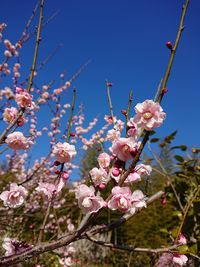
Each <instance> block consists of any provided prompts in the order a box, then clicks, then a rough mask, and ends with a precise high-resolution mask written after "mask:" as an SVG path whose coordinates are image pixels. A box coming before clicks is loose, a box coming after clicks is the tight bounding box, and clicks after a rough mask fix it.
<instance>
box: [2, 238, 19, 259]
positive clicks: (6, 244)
mask: <svg viewBox="0 0 200 267" xmlns="http://www.w3.org/2000/svg"><path fill="white" fill-rule="evenodd" d="M14 242H16V240H15V239H11V238H10V237H4V239H3V244H2V247H3V248H4V249H5V250H6V252H5V256H10V255H12V254H14V253H15V246H14V245H13V243H14Z"/></svg>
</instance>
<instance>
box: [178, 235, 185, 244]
mask: <svg viewBox="0 0 200 267" xmlns="http://www.w3.org/2000/svg"><path fill="white" fill-rule="evenodd" d="M178 243H179V244H181V245H186V244H187V240H186V238H185V236H184V235H183V234H180V235H179V237H178Z"/></svg>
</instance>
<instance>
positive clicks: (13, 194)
mask: <svg viewBox="0 0 200 267" xmlns="http://www.w3.org/2000/svg"><path fill="white" fill-rule="evenodd" d="M27 195H28V191H27V190H26V189H25V188H24V187H23V186H21V185H20V186H18V185H17V184H16V183H12V184H10V191H4V192H2V193H1V195H0V199H1V200H3V201H4V206H8V207H10V208H16V207H19V206H21V205H22V204H23V203H24V199H25V197H26V196H27Z"/></svg>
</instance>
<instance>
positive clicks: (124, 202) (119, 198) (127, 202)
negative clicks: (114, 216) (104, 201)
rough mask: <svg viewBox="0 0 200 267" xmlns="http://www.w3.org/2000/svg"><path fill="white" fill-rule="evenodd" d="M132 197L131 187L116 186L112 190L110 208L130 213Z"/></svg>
mask: <svg viewBox="0 0 200 267" xmlns="http://www.w3.org/2000/svg"><path fill="white" fill-rule="evenodd" d="M131 195H132V192H131V190H130V188H129V187H119V186H115V187H114V188H113V189H112V198H111V200H109V201H108V208H109V209H111V210H119V211H122V212H127V211H129V210H130V208H131V205H132V200H131Z"/></svg>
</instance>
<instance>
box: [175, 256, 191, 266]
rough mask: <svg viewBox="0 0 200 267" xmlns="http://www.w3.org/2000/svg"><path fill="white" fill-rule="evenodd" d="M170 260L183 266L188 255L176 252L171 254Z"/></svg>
mask: <svg viewBox="0 0 200 267" xmlns="http://www.w3.org/2000/svg"><path fill="white" fill-rule="evenodd" d="M172 261H173V262H174V263H176V264H178V265H179V266H184V265H186V263H187V261H188V257H187V256H185V255H183V254H178V253H176V254H174V255H173V258H172Z"/></svg>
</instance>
